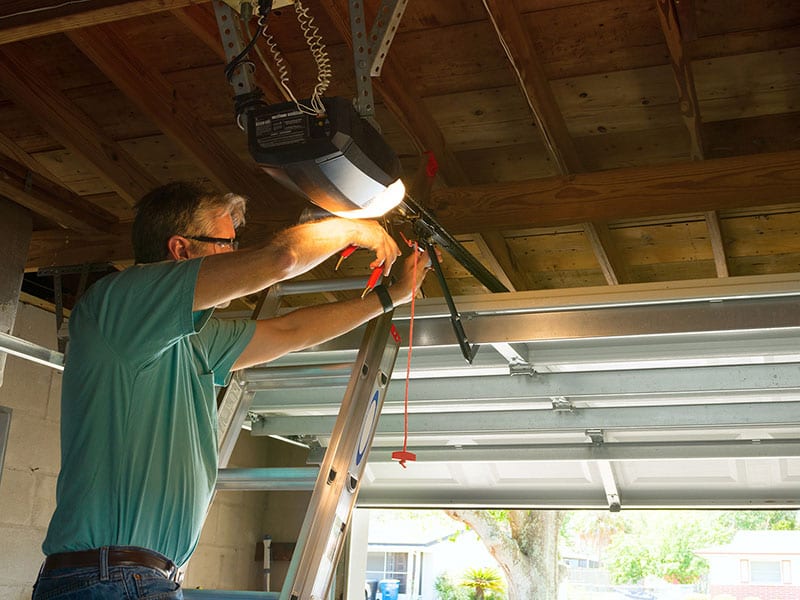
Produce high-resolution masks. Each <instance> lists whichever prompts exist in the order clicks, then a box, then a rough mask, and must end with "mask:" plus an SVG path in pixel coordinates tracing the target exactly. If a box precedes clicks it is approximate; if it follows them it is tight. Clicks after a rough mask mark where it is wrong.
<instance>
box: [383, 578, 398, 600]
mask: <svg viewBox="0 0 800 600" xmlns="http://www.w3.org/2000/svg"><path fill="white" fill-rule="evenodd" d="M378 589H379V590H380V592H381V600H397V595H398V594H399V593H400V580H399V579H381V580H380V581H379V582H378Z"/></svg>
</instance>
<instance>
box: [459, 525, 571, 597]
mask: <svg viewBox="0 0 800 600" xmlns="http://www.w3.org/2000/svg"><path fill="white" fill-rule="evenodd" d="M445 512H446V513H447V514H448V515H450V517H452V518H453V519H456V520H457V521H461V522H462V523H465V524H467V525H469V527H471V528H472V529H473V530H474V531H475V533H477V534H478V537H480V538H481V541H482V542H483V543H484V545H485V546H486V547H487V549H488V550H489V553H490V554H491V555H492V556H493V557H494V559H495V560H496V561H497V564H498V565H499V566H500V568H501V569H503V572H504V573H505V574H506V579H507V582H508V598H509V600H557V598H558V583H559V576H558V571H559V569H558V533H559V528H560V526H561V518H562V515H561V513H560V512H559V511H537V510H510V511H507V513H503V514H502V516H498V511H486V510H446V511H445ZM506 514H507V518H505V517H506Z"/></svg>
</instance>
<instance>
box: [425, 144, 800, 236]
mask: <svg viewBox="0 0 800 600" xmlns="http://www.w3.org/2000/svg"><path fill="white" fill-rule="evenodd" d="M793 202H800V150H793V151H790V152H781V153H772V154H756V155H751V156H737V157H733V158H721V159H716V160H705V161H697V162H685V163H677V164H670V165H661V166H657V167H634V168H630V169H615V170H611V171H600V172H596V173H579V174H576V175H570V176H560V177H549V178H545V179H529V180H527V181H515V182H507V183H495V184H486V185H476V186H471V187H462V188H447V189H440V190H434V191H433V193H432V194H431V202H430V208H431V210H432V211H433V213H434V214H435V215H436V216H437V218H438V219H439V220H440V221H441V223H442V224H443V225H444V226H445V227H446V228H447V229H448V231H450V232H451V233H452V234H454V235H455V234H460V233H474V232H476V231H485V230H488V229H506V230H516V229H523V228H525V227H550V226H557V225H574V224H578V223H583V222H584V221H614V220H617V219H630V218H640V217H655V216H661V215H670V214H679V213H693V214H697V213H702V212H705V211H709V210H722V209H726V208H745V207H757V206H774V205H777V204H789V203H793ZM465 206H469V207H470V210H468V211H466V210H464V207H465Z"/></svg>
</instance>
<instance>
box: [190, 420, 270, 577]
mask: <svg viewBox="0 0 800 600" xmlns="http://www.w3.org/2000/svg"><path fill="white" fill-rule="evenodd" d="M266 453H267V448H266V442H265V439H264V438H254V437H251V436H250V435H248V434H247V432H242V435H240V436H239V441H238V442H237V444H236V448H235V449H234V451H233V455H232V456H231V460H230V466H231V467H262V466H265V465H264V461H265V456H266ZM266 506H267V492H230V491H224V492H218V493H217V494H216V496H215V498H214V502H213V504H212V505H211V509H210V510H209V513H208V517H207V518H206V523H205V526H204V527H203V533H202V534H201V536H200V542H199V543H198V545H197V549H196V550H195V552H194V554H193V555H192V557H191V559H189V562H188V563H187V565H186V568H185V575H184V580H183V586H184V588H197V587H200V588H204V589H224V590H263V589H264V583H263V582H264V578H263V561H261V560H256V548H257V546H258V545H259V544H261V543H262V542H261V540H262V538H263V534H264V531H263V518H264V517H263V515H264V511H265V510H266Z"/></svg>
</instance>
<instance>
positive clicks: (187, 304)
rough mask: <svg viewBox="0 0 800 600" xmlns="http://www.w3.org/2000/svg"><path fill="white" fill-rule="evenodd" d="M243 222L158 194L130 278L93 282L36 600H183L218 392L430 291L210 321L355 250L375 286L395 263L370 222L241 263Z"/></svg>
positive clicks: (67, 404) (70, 373)
mask: <svg viewBox="0 0 800 600" xmlns="http://www.w3.org/2000/svg"><path fill="white" fill-rule="evenodd" d="M244 209H245V201H244V199H243V198H241V197H239V196H235V195H233V194H228V195H225V196H220V195H214V194H209V193H207V192H205V191H204V190H202V189H201V188H199V187H198V186H195V185H192V184H188V183H175V184H170V185H167V186H164V187H162V188H158V189H156V190H154V191H153V192H151V193H149V194H148V195H147V196H145V197H144V198H143V199H142V200H141V201H140V202H139V204H138V206H137V215H136V219H135V221H134V225H133V244H134V253H135V256H136V262H137V264H136V265H135V266H133V267H131V268H129V269H126V270H124V271H122V272H120V273H115V274H113V275H109V276H107V277H105V278H103V279H102V280H100V281H98V282H97V283H96V284H94V285H93V286H92V287H91V289H90V290H89V291H88V292H87V293H86V294H85V295H84V297H83V298H81V300H80V302H78V304H77V306H76V307H75V309H74V310H73V312H72V315H71V317H70V323H69V327H70V347H69V352H68V355H67V361H66V365H65V369H64V376H63V389H62V409H61V410H62V413H61V453H62V457H61V472H60V474H59V480H58V488H57V506H56V510H55V513H54V515H53V518H52V520H51V522H50V527H49V529H48V532H47V537H46V539H45V541H44V544H43V546H42V547H43V550H44V553H45V554H46V555H47V558H46V560H45V563H44V565H43V567H42V572H41V573H40V576H39V578H38V580H37V583H36V585H35V586H34V594H33V598H34V599H37V600H38V599H44V598H48V599H50V598H53V599H58V600H72V599H77V598H81V599H83V598H144V597H147V598H151V597H152V598H156V597H157V598H164V599H168V598H182V594H181V591H180V587H179V585H178V584H177V583H176V582H175V577H174V575H175V572H176V565H177V566H180V565H182V564H183V563H184V562H186V560H187V559H188V558H189V556H190V555H191V553H192V551H193V550H194V548H195V546H196V544H197V540H198V537H199V535H200V530H201V528H202V524H203V520H204V517H205V514H206V511H207V508H208V503H209V501H210V498H211V494H212V492H213V489H214V484H215V481H216V474H217V434H216V398H215V389H214V386H215V385H218V386H219V385H224V384H225V382H226V380H227V378H228V375H229V373H230V371H232V370H236V369H242V368H246V367H249V366H252V365H256V364H259V363H264V362H266V361H269V360H273V359H275V358H277V357H279V356H282V355H284V354H286V353H288V352H292V351H294V350H299V349H302V348H306V347H308V346H311V345H314V344H318V343H320V342H323V341H325V340H328V339H330V338H333V337H335V336H337V335H340V334H342V333H344V332H346V331H349V330H351V329H353V328H355V327H357V326H358V325H361V324H362V323H364V322H366V321H368V320H370V319H372V318H373V317H375V316H377V315H379V314H381V312H382V311H383V310H384V309H385V308H386V306H385V304H386V303H387V302H389V301H391V302H392V303H393V304H402V303H404V302H408V301H410V299H411V297H412V296H413V294H415V293H416V291H417V289H418V287H419V285H420V284H421V281H422V278H423V277H424V272H425V269H423V270H422V274H421V276H420V277H419V278H418V279H419V280H418V281H415V276H414V270H413V264H412V263H413V261H410V260H407V261H405V264H404V265H403V266H402V268H401V273H400V275H399V277H398V281H397V283H396V284H395V285H393V286H392V288H391V290H389V291H388V294H389V295H387V291H386V290H385V289H381V290H379V293H373V294H369V295H368V296H366V297H365V298H364V299H360V298H357V299H354V300H348V301H343V302H336V303H330V304H325V305H319V306H312V307H307V308H302V309H299V310H296V311H294V312H291V313H289V314H287V315H284V316H281V317H277V318H273V319H265V320H260V321H257V322H256V321H252V320H247V319H239V320H222V319H216V318H214V317H212V316H211V313H212V312H213V309H214V307H221V306H225V305H227V304H228V303H229V302H230V301H231V300H232V299H234V298H238V297H240V296H244V295H246V294H251V293H254V292H257V291H259V290H262V289H264V288H267V287H269V286H271V285H273V284H275V283H277V282H279V281H283V280H285V279H289V278H292V277H295V276H296V275H299V274H301V273H304V272H306V271H308V270H309V269H311V268H313V267H314V266H316V265H318V264H319V263H321V262H322V261H324V260H325V259H327V258H328V257H330V256H331V255H333V254H335V253H337V252H338V251H340V250H342V249H344V248H346V247H347V246H349V245H356V246H359V247H362V248H368V249H370V250H372V251H373V252H374V253H375V260H374V261H373V262H372V264H371V267H373V268H374V267H378V266H381V265H382V266H383V270H384V274H388V273H389V272H390V270H391V268H392V265H393V263H394V261H395V260H396V258H397V256H398V255H399V254H400V252H399V250H398V247H397V244H395V242H394V241H393V240H392V238H391V237H390V236H389V235H388V234H387V233H386V232H385V231H384V230H383V228H381V227H380V226H379V225H378V224H377V223H375V222H373V221H357V220H354V221H350V220H346V219H338V218H330V219H325V220H321V221H317V222H313V223H307V224H303V225H298V226H295V227H292V228H290V229H287V230H285V231H283V232H282V233H280V234H278V235H277V236H276V237H275V238H274V239H272V240H271V241H270V242H269V243H265V244H260V245H256V246H253V247H250V248H247V249H242V250H240V251H238V252H234V250H236V249H237V246H238V242H237V240H236V230H237V228H238V227H239V226H240V225H242V224H243V223H244ZM421 260H422V262H421V264H423V265H425V264H427V260H428V259H427V256H422V259H421ZM379 294H380V295H379Z"/></svg>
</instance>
